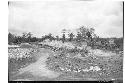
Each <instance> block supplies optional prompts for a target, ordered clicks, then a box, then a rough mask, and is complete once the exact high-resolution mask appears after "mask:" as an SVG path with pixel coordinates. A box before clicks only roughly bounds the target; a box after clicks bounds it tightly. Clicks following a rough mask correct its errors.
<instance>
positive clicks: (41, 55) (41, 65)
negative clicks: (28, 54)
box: [18, 50, 60, 79]
mask: <svg viewBox="0 0 125 83" xmlns="http://www.w3.org/2000/svg"><path fill="white" fill-rule="evenodd" d="M36 55H37V57H36V58H37V59H38V60H37V61H36V62H35V63H33V64H30V65H28V66H27V67H25V68H21V69H20V70H19V73H18V75H21V74H24V73H27V72H28V73H30V74H32V75H33V76H35V77H36V76H38V77H46V78H50V79H52V78H57V77H59V75H60V73H57V72H54V71H51V70H49V69H48V68H47V67H46V63H45V61H46V60H47V57H49V55H50V53H49V52H47V51H46V50H40V51H39V52H38V53H37V54H36Z"/></svg>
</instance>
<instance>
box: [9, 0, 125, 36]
mask: <svg viewBox="0 0 125 83" xmlns="http://www.w3.org/2000/svg"><path fill="white" fill-rule="evenodd" d="M122 7H123V6H122V2H109V1H108V2H107V1H105V2H103V1H71V2H66V1H41V2H40V1H33V2H30V1H13V2H11V3H10V6H9V29H16V30H17V31H18V30H19V31H29V32H33V33H35V34H36V35H37V36H41V35H42V34H48V33H52V34H54V35H56V34H60V32H61V30H62V29H64V28H66V29H76V28H79V27H80V26H82V25H85V26H90V27H94V28H95V31H96V34H97V35H99V36H101V37H121V36H123V33H122V31H123V24H122V23H123V16H122V15H123V10H122ZM17 33H18V32H17Z"/></svg>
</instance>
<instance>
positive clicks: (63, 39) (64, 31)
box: [62, 29, 66, 43]
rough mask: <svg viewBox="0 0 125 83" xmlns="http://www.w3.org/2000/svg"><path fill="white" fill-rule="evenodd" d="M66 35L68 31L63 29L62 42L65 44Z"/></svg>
mask: <svg viewBox="0 0 125 83" xmlns="http://www.w3.org/2000/svg"><path fill="white" fill-rule="evenodd" d="M65 33H66V29H63V30H62V42H63V43H64V42H65V40H66V36H65Z"/></svg>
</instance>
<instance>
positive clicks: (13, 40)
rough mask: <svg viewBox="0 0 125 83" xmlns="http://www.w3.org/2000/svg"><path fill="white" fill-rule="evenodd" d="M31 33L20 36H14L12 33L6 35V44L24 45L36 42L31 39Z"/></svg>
mask: <svg viewBox="0 0 125 83" xmlns="http://www.w3.org/2000/svg"><path fill="white" fill-rule="evenodd" d="M32 35H33V34H32V33H31V32H28V33H23V34H22V36H16V35H14V34H12V33H10V32H9V33H8V44H20V43H26V42H36V41H38V38H36V37H32Z"/></svg>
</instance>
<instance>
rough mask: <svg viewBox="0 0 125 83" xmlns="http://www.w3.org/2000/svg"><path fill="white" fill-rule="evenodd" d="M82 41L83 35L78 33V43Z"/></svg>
mask: <svg viewBox="0 0 125 83" xmlns="http://www.w3.org/2000/svg"><path fill="white" fill-rule="evenodd" d="M81 40H82V34H81V33H80V32H77V36H76V41H78V42H80V41H81Z"/></svg>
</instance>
